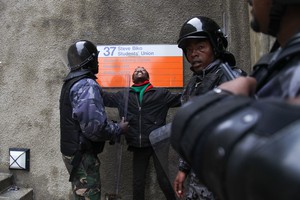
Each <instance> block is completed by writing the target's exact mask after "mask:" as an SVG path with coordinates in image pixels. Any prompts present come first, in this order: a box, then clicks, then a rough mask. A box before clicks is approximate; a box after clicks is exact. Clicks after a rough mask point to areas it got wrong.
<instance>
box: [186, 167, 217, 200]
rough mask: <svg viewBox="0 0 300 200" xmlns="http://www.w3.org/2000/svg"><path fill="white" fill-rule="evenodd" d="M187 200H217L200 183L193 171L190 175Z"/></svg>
mask: <svg viewBox="0 0 300 200" xmlns="http://www.w3.org/2000/svg"><path fill="white" fill-rule="evenodd" d="M186 200H215V198H214V196H213V194H212V193H211V192H210V191H209V190H208V189H207V188H206V187H205V186H204V185H203V184H202V183H201V182H200V180H199V179H198V178H197V176H196V174H195V173H193V171H191V173H190V182H189V187H188V191H187V192H186Z"/></svg>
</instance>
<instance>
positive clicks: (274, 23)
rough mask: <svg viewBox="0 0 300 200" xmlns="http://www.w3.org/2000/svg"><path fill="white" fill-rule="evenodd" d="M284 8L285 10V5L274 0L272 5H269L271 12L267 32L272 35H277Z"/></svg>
mask: <svg viewBox="0 0 300 200" xmlns="http://www.w3.org/2000/svg"><path fill="white" fill-rule="evenodd" d="M285 10H286V6H284V5H283V4H281V3H278V2H276V1H273V5H272V7H271V12H270V22H269V29H268V33H269V34H270V35H272V36H274V37H276V36H277V34H278V31H279V28H280V22H281V18H282V16H283V14H284V12H285Z"/></svg>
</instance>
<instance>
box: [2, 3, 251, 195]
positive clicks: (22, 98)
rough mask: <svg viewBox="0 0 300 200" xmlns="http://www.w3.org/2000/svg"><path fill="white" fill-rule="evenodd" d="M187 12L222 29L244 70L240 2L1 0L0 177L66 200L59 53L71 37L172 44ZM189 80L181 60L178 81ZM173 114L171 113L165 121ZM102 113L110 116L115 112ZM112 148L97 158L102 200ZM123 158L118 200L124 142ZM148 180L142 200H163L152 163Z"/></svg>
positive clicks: (125, 165) (127, 171) (244, 11)
mask: <svg viewBox="0 0 300 200" xmlns="http://www.w3.org/2000/svg"><path fill="white" fill-rule="evenodd" d="M194 15H204V16H208V17H211V18H213V19H214V20H215V21H217V22H218V23H219V24H220V25H221V26H223V24H225V25H226V26H225V28H226V29H225V30H226V32H227V34H228V40H229V50H230V51H232V52H233V53H234V54H235V55H236V60H237V65H238V66H239V67H241V68H243V69H244V70H246V71H249V70H250V68H251V61H250V57H251V56H250V55H251V51H250V43H251V41H250V31H249V25H248V24H249V17H248V5H247V4H246V1H239V0H213V1H212V0H164V1H161V0H153V1H137V0H122V1H120V0H115V1H103V0H72V1H71V0H52V1H42V0H22V1H20V0H9V1H8V0H0V21H1V26H0V35H1V37H0V44H1V48H0V91H1V93H0V118H1V120H0V130H1V131H0V138H1V139H0V172H10V173H13V174H14V175H15V181H16V183H17V185H19V186H22V187H31V188H33V189H34V199H35V200H43V199H47V200H52V199H53V200H54V199H55V200H67V199H70V195H71V191H70V188H71V187H70V183H69V182H68V174H67V171H66V169H65V166H64V164H63V161H62V158H61V153H60V147H59V140H60V131H59V102H58V100H59V95H60V90H61V86H62V83H63V78H64V77H65V76H66V75H67V73H68V69H67V67H65V65H64V63H65V58H64V56H63V55H64V52H65V50H66V49H67V48H68V46H69V45H71V43H73V42H74V41H76V40H78V39H88V40H91V41H93V42H94V43H95V44H98V45H107V44H176V41H177V39H178V35H179V30H180V27H181V25H182V24H183V23H184V22H185V21H186V20H187V19H188V18H189V17H191V16H194ZM225 18H226V20H223V19H225ZM225 22H226V23H225ZM150 75H151V74H150ZM190 75H191V74H190V72H189V67H188V65H187V63H185V67H184V82H185V83H186V81H187V80H188V78H189V77H190ZM174 91H180V89H178V90H174ZM175 111H176V109H172V110H171V111H170V113H169V115H168V121H170V120H171V119H172V116H173V114H174V113H175ZM107 112H108V113H109V116H110V117H111V118H114V119H117V117H116V116H117V114H116V110H113V109H107ZM10 147H22V148H30V151H31V159H30V165H31V168H30V171H29V172H24V171H9V170H8V165H9V155H8V149H9V148H10ZM115 149H116V148H115V146H112V145H109V144H107V146H106V148H105V150H104V152H103V153H102V154H101V155H100V158H101V162H102V165H101V176H102V196H103V198H104V195H105V193H113V192H114V191H115V190H114V181H115V179H114V178H115V176H114V174H115V159H116V156H115V155H116V151H115ZM123 153H124V156H123V160H122V161H123V162H122V179H121V184H122V186H121V190H120V191H121V196H122V199H123V200H130V199H131V198H132V196H131V193H132V189H131V185H132V184H131V179H132V178H131V177H132V176H131V154H130V153H129V152H128V151H126V145H124V147H123ZM148 177H149V178H148V179H147V187H146V196H147V199H149V200H150V199H151V200H152V199H164V197H163V195H162V192H161V191H160V189H159V188H158V183H157V181H156V175H155V171H154V170H153V166H152V164H151V165H150V168H149V174H148Z"/></svg>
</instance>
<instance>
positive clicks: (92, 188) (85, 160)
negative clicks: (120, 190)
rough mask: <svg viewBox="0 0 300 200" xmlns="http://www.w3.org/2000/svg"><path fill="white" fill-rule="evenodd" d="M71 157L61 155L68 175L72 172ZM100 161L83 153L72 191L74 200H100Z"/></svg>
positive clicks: (95, 156)
mask: <svg viewBox="0 0 300 200" xmlns="http://www.w3.org/2000/svg"><path fill="white" fill-rule="evenodd" d="M72 159H73V156H72V157H68V156H64V155H63V160H64V163H65V165H66V167H67V169H68V172H69V174H70V173H71V170H72V165H71V162H72ZM99 170H100V160H99V158H98V157H97V155H94V154H90V153H84V154H83V155H82V160H81V162H80V164H79V166H78V169H77V171H76V174H75V177H74V181H73V182H72V190H73V193H74V195H75V200H100V199H101V181H100V171H99Z"/></svg>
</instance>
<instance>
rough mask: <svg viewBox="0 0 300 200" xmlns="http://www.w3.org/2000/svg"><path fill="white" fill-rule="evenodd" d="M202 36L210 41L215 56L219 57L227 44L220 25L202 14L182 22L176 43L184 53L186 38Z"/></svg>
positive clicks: (199, 37) (200, 37)
mask: <svg viewBox="0 0 300 200" xmlns="http://www.w3.org/2000/svg"><path fill="white" fill-rule="evenodd" d="M202 38H207V39H208V40H209V41H210V43H211V45H212V47H213V49H214V54H215V57H219V55H220V54H222V53H223V52H224V51H225V49H226V48H227V46H228V42H227V39H226V37H225V35H224V33H223V32H222V30H221V28H220V26H219V25H218V24H217V23H216V22H215V21H214V20H212V19H210V18H208V17H203V16H196V17H192V18H190V19H188V20H187V21H186V22H185V23H184V24H183V26H182V27H181V30H180V34H179V39H178V41H177V44H178V47H179V48H181V49H182V50H183V52H184V54H185V55H186V43H187V40H188V39H202Z"/></svg>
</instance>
